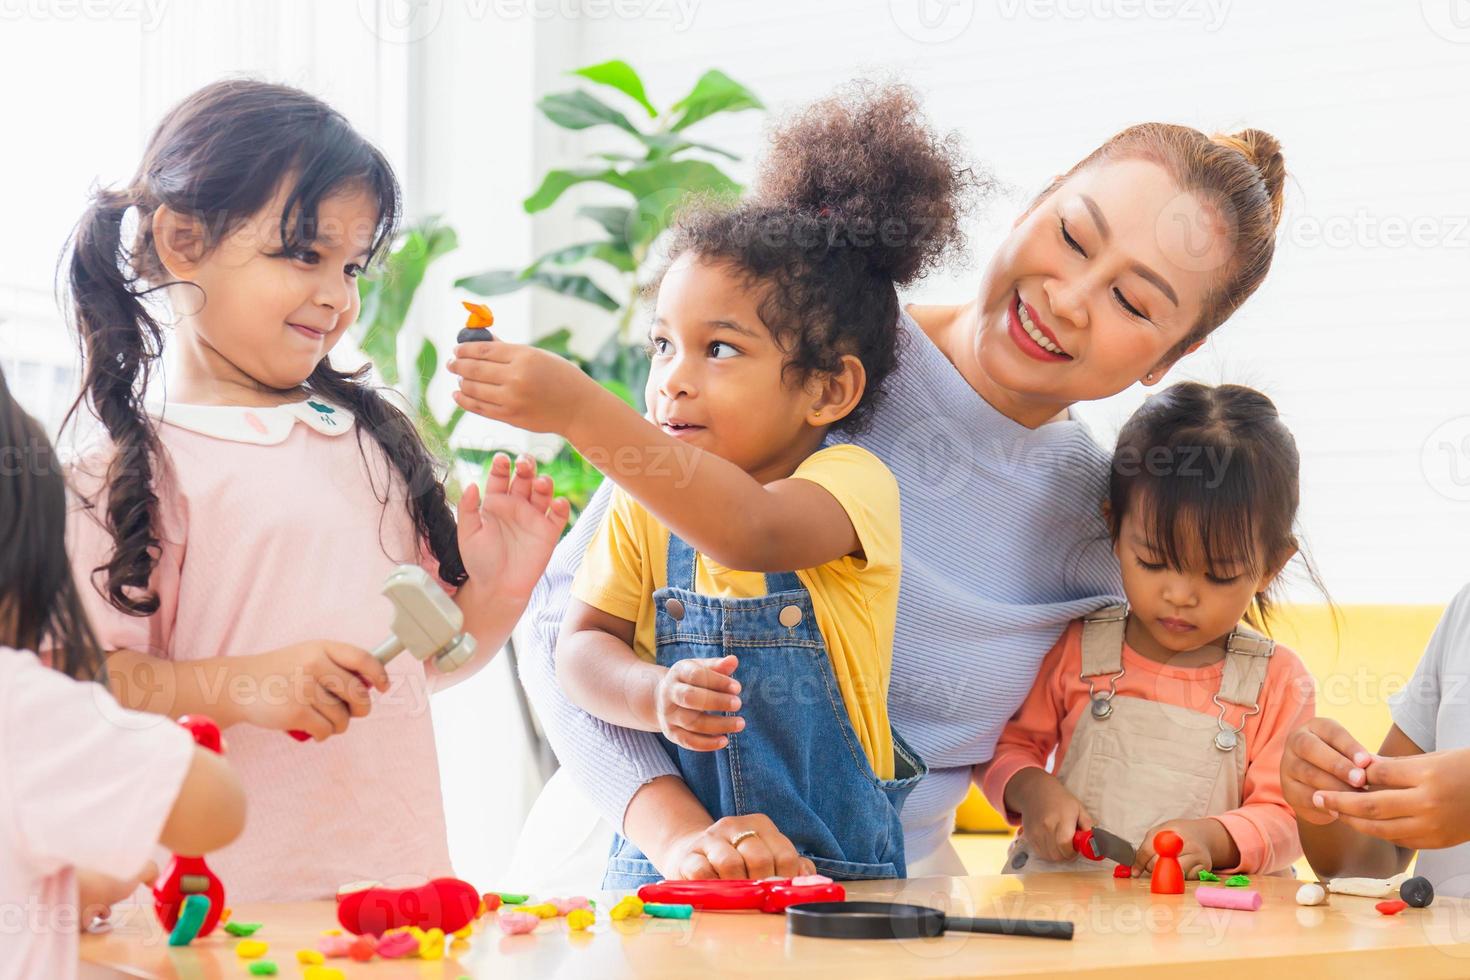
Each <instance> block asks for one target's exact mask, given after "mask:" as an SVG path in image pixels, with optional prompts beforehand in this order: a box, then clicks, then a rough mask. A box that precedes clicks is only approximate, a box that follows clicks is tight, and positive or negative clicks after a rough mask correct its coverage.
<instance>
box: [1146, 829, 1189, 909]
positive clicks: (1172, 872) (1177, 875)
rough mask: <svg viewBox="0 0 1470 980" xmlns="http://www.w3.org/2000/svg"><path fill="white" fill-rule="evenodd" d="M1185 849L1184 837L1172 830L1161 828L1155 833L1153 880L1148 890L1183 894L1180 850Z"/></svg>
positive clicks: (1164, 893)
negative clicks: (1156, 857) (1155, 856)
mask: <svg viewBox="0 0 1470 980" xmlns="http://www.w3.org/2000/svg"><path fill="white" fill-rule="evenodd" d="M1183 850H1184V838H1183V837H1180V836H1179V835H1178V834H1176V833H1174V831H1172V830H1161V831H1159V832H1158V833H1157V834H1155V835H1154V853H1155V854H1157V855H1158V859H1157V860H1156V861H1154V875H1153V880H1152V881H1151V882H1149V886H1148V890H1149V891H1151V892H1153V893H1154V894H1155V895H1183V894H1184V869H1183V868H1181V867H1180V866H1179V852H1180V851H1183Z"/></svg>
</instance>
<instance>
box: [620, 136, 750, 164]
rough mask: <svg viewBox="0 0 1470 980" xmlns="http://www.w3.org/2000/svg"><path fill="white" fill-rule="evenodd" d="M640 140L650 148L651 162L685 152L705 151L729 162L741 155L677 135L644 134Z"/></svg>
mask: <svg viewBox="0 0 1470 980" xmlns="http://www.w3.org/2000/svg"><path fill="white" fill-rule="evenodd" d="M638 138H639V139H640V140H642V141H643V145H644V146H646V147H648V149H649V159H650V160H663V159H667V158H668V157H671V156H673V155H674V154H676V153H683V152H684V151H685V150H704V151H705V152H706V153H714V154H717V155H719V156H722V157H724V158H725V159H727V160H739V159H740V157H739V155H737V154H734V153H731V152H730V151H729V150H723V149H721V148H720V147H718V146H714V145H712V144H709V143H695V142H692V141H690V140H686V139H684V138H683V137H682V136H679V135H678V134H676V133H642V134H640V135H639V137H638ZM609 155H610V154H609Z"/></svg>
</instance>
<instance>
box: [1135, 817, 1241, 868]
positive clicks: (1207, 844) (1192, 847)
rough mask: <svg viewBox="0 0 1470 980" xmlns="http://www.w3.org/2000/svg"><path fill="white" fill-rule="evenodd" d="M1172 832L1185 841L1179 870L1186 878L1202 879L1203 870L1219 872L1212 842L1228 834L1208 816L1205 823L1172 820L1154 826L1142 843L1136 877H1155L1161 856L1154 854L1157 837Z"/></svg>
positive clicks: (1220, 824) (1136, 858)
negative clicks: (1220, 835)
mask: <svg viewBox="0 0 1470 980" xmlns="http://www.w3.org/2000/svg"><path fill="white" fill-rule="evenodd" d="M1165 830H1172V831H1174V833H1176V834H1178V835H1179V837H1180V838H1181V839H1182V840H1183V841H1184V849H1183V850H1182V851H1180V852H1179V867H1180V868H1181V869H1183V871H1184V877H1185V878H1198V877H1199V873H1200V871H1201V870H1203V871H1213V870H1215V859H1214V852H1213V849H1212V842H1213V841H1214V839H1215V837H1216V835H1217V834H1221V833H1223V834H1228V833H1229V831H1227V830H1226V829H1225V825H1224V824H1222V823H1220V821H1218V820H1212V819H1210V818H1208V817H1206V818H1204V819H1203V820H1168V821H1165V822H1164V823H1161V824H1159V825H1158V826H1157V827H1153V828H1151V829H1150V830H1149V832H1148V833H1146V834H1144V835H1143V840H1142V841H1140V842H1139V844H1138V853H1137V854H1136V855H1135V856H1134V858H1133V877H1135V878H1137V877H1139V876H1141V875H1152V874H1153V872H1154V864H1155V862H1157V861H1158V857H1159V856H1158V854H1157V853H1155V851H1154V836H1155V835H1157V834H1159V833H1162V832H1163V831H1165Z"/></svg>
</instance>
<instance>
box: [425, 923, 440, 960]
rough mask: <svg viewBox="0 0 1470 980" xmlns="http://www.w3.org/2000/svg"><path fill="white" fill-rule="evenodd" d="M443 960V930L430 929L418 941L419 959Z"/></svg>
mask: <svg viewBox="0 0 1470 980" xmlns="http://www.w3.org/2000/svg"><path fill="white" fill-rule="evenodd" d="M443 958H444V930H443V929H430V930H429V931H428V932H425V933H424V935H423V937H422V938H421V939H420V940H419V959H421V960H442V959H443Z"/></svg>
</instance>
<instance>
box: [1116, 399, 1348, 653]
mask: <svg viewBox="0 0 1470 980" xmlns="http://www.w3.org/2000/svg"><path fill="white" fill-rule="evenodd" d="M1300 473H1301V455H1300V454H1299V453H1298V452H1297V447H1296V439H1295V438H1294V437H1293V436H1292V434H1291V431H1290V430H1289V429H1287V427H1286V424H1285V423H1284V422H1282V420H1281V415H1280V413H1279V412H1277V410H1276V405H1275V404H1274V403H1272V401H1271V399H1269V398H1267V397H1266V396H1265V395H1263V394H1261V393H1260V392H1259V391H1256V390H1255V389H1254V388H1247V387H1244V386H1243V385H1218V386H1215V387H1211V386H1209V385H1202V384H1198V383H1196V382H1193V381H1188V382H1182V383H1180V384H1176V385H1171V386H1170V387H1168V388H1166V389H1164V390H1163V391H1162V392H1160V393H1159V394H1157V395H1153V396H1151V397H1150V398H1149V399H1148V400H1147V401H1145V402H1144V403H1143V405H1142V407H1140V408H1139V409H1138V411H1136V412H1134V413H1133V416H1132V418H1130V419H1129V420H1128V421H1127V422H1126V423H1125V424H1124V425H1123V428H1122V430H1120V431H1119V433H1118V446H1117V449H1116V450H1115V451H1114V453H1113V465H1112V473H1111V476H1110V477H1109V480H1108V505H1109V506H1108V524H1109V528H1108V530H1109V533H1110V534H1111V536H1112V540H1113V543H1114V544H1115V545H1116V544H1117V542H1118V535H1119V533H1120V529H1121V528H1122V525H1123V518H1124V517H1125V516H1127V515H1128V514H1129V513H1130V512H1132V513H1137V514H1138V515H1140V516H1142V517H1143V518H1144V520H1145V526H1144V528H1143V533H1144V538H1145V540H1147V541H1148V543H1149V544H1150V546H1151V547H1153V548H1155V549H1156V550H1157V551H1158V553H1159V554H1161V555H1162V556H1163V557H1164V560H1165V561H1166V562H1167V563H1168V564H1169V565H1170V567H1173V568H1180V567H1182V566H1183V564H1184V557H1183V556H1184V555H1186V554H1189V553H1190V552H1191V550H1192V548H1194V547H1199V548H1201V550H1202V551H1203V552H1204V557H1205V559H1206V561H1211V562H1213V561H1215V560H1216V559H1217V558H1218V557H1219V556H1221V555H1231V556H1239V557H1240V558H1242V559H1248V560H1249V562H1250V564H1251V565H1252V566H1253V567H1252V568H1251V573H1252V574H1254V575H1257V576H1259V575H1262V574H1264V573H1266V572H1269V571H1274V570H1277V569H1279V567H1280V565H1281V564H1282V562H1283V560H1284V558H1285V557H1286V556H1288V555H1290V554H1291V552H1292V551H1293V550H1295V551H1297V553H1298V556H1299V558H1300V560H1301V562H1302V564H1303V566H1304V568H1305V569H1306V571H1307V574H1308V576H1309V577H1310V578H1311V581H1312V582H1313V584H1314V585H1316V587H1317V588H1318V589H1319V590H1321V591H1322V593H1323V594H1324V596H1325V595H1326V589H1325V588H1323V586H1322V580H1321V578H1320V577H1319V576H1318V574H1317V571H1316V568H1315V567H1314V565H1313V564H1312V561H1311V559H1310V558H1309V557H1308V556H1307V555H1306V553H1305V550H1304V549H1303V548H1302V547H1301V543H1300V541H1299V539H1298V534H1297V531H1296V515H1297V506H1298V504H1299V502H1300V499H1301V478H1300ZM1273 585H1274V583H1273ZM1271 591H1273V589H1268V590H1267V591H1265V592H1260V593H1257V594H1256V596H1255V600H1254V604H1253V609H1251V610H1248V611H1247V614H1246V620H1247V622H1250V623H1251V624H1252V625H1255V626H1260V627H1264V626H1265V625H1266V623H1267V620H1268V618H1269V616H1270V612H1271V597H1270V592H1271ZM1329 604H1330V600H1329Z"/></svg>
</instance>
